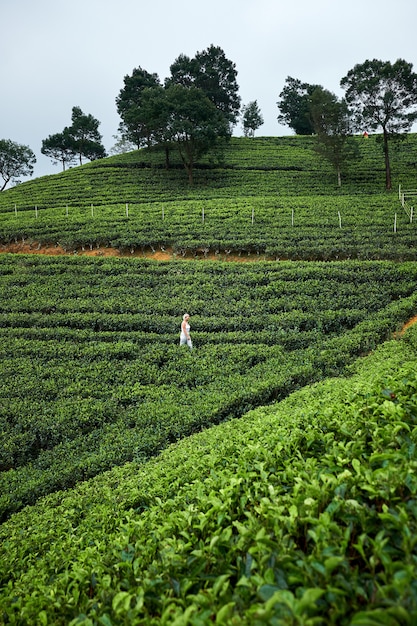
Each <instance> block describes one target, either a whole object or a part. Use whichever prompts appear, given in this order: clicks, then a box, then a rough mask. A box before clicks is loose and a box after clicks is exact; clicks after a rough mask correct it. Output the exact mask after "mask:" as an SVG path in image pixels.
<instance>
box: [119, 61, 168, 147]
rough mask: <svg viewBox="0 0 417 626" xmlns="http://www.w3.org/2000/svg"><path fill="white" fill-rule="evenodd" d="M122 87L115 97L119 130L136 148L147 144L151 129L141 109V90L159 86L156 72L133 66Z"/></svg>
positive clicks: (144, 112)
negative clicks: (151, 72) (119, 119)
mask: <svg viewBox="0 0 417 626" xmlns="http://www.w3.org/2000/svg"><path fill="white" fill-rule="evenodd" d="M123 82H124V87H123V88H122V89H121V90H120V92H119V95H118V96H117V98H116V107H117V112H118V114H119V115H120V117H121V119H122V121H121V123H120V125H119V131H120V132H121V134H122V137H124V139H126V140H128V141H131V142H133V143H134V144H135V145H136V146H137V147H138V148H141V147H142V146H144V145H149V143H150V141H151V139H150V137H151V135H152V130H153V129H151V128H150V126H149V123H148V120H147V115H146V111H144V110H143V102H142V97H143V92H144V91H145V90H146V89H151V88H154V87H155V88H156V87H160V86H161V83H160V81H159V78H158V74H150V73H149V72H147V71H146V70H144V69H143V68H142V67H138V68H135V69H134V70H133V72H132V74H131V76H128V75H126V76H125V77H124V79H123Z"/></svg>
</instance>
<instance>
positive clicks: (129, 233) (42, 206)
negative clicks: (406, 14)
mask: <svg viewBox="0 0 417 626" xmlns="http://www.w3.org/2000/svg"><path fill="white" fill-rule="evenodd" d="M357 140H358V143H359V145H360V150H361V154H362V158H361V159H360V160H358V161H357V162H355V163H354V164H352V165H351V166H350V168H349V170H348V171H347V172H346V173H345V174H344V176H343V185H342V187H341V188H338V187H337V186H336V176H335V174H334V173H333V172H332V171H331V169H330V168H329V166H328V165H327V164H326V163H325V162H323V161H321V160H320V159H319V158H318V157H317V155H316V154H315V152H314V149H313V139H312V138H300V137H285V138H260V139H256V140H247V139H233V140H232V142H231V144H230V145H228V146H225V147H224V152H223V154H222V155H221V157H219V156H218V157H216V158H214V157H213V158H212V159H211V160H209V159H207V160H205V161H204V162H202V163H200V164H199V166H198V168H197V170H196V176H195V181H196V182H195V185H194V186H193V187H189V186H188V183H187V178H186V176H185V174H184V172H183V171H182V169H181V168H180V167H179V164H178V161H176V159H175V155H174V154H171V157H170V158H171V168H170V169H169V170H166V169H165V167H164V155H163V154H162V153H160V152H158V151H148V150H143V151H139V152H138V151H135V152H132V153H129V154H126V155H118V156H115V157H111V158H108V159H104V160H101V161H96V162H94V163H91V164H88V165H85V166H82V167H77V168H74V169H72V170H69V171H68V172H65V173H62V174H57V175H54V176H49V177H44V178H41V179H37V180H34V181H31V182H28V183H24V184H22V185H19V186H17V187H15V188H12V189H10V190H8V191H7V192H3V193H2V194H0V245H1V246H2V250H3V252H4V253H3V254H0V433H1V446H0V623H4V624H13V625H16V626H23V625H24V626H26V625H29V624H36V625H37V624H39V625H69V626H111V625H114V626H119V625H125V624H126V625H127V624H129V625H142V624H146V625H148V624H175V625H177V626H180V625H184V626H185V625H188V624H190V625H195V626H200V625H201V626H204V625H206V624H211V623H216V624H224V625H240V624H247V625H256V626H257V625H258V624H259V625H260V624H272V625H277V626H281V625H282V626H286V625H295V624H305V625H306V626H313V625H314V626H316V625H323V626H325V625H327V624H334V625H338V626H339V625H342V626H345V625H346V626H348V625H352V626H365V625H376V624H389V625H394V626H402V625H405V624H406V625H413V624H415V623H416V622H417V586H416V583H415V581H416V579H417V546H416V540H415V537H417V504H416V503H417V500H416V493H417V482H416V478H415V476H416V468H417V456H416V443H417V441H416V438H417V428H416V425H417V376H416V371H417V327H416V326H412V327H411V328H409V329H408V330H407V331H406V332H405V333H404V334H402V332H401V329H402V328H403V326H404V324H405V323H406V322H407V321H408V320H410V319H411V318H413V317H414V316H416V315H417V289H416V285H417V263H416V261H417V257H416V224H415V222H414V221H413V220H411V219H410V216H409V215H407V214H406V213H405V211H404V210H403V209H402V207H401V204H400V202H399V199H398V189H394V190H393V191H392V192H386V191H384V189H383V185H384V172H383V169H382V163H383V161H382V154H381V152H380V147H379V145H378V144H377V143H376V141H375V138H373V137H371V138H370V139H369V140H364V139H362V138H361V137H358V138H357ZM416 163H417V137H416V136H414V135H411V136H410V137H409V138H408V140H407V141H406V142H404V143H402V144H400V146H399V147H398V149H397V150H396V151H393V154H392V166H393V176H394V184H395V185H398V184H401V185H402V186H403V187H404V188H406V187H408V188H411V187H413V185H414V184H415V182H414V181H415V174H416ZM394 225H395V228H394ZM11 246H14V249H17V250H18V249H21V250H24V251H25V253H24V254H23V253H21V254H11V253H10V252H9V251H10V250H11V249H12V248H11ZM108 247H111V248H112V249H113V253H116V254H117V256H107V253H108V250H107V248H108ZM30 250H31V251H32V252H33V253H35V252H48V254H28V253H27V252H28V251H30ZM52 252H56V253H57V254H52ZM64 252H66V254H63V253H64ZM156 252H164V253H166V256H167V258H168V260H167V261H164V262H158V261H157V260H155V258H148V257H149V256H152V255H153V254H154V253H156ZM58 253H59V254H58ZM239 261H240V262H239ZM242 261H256V262H242ZM185 311H187V312H188V313H190V314H191V320H190V321H191V334H192V339H193V344H194V349H193V350H192V351H190V350H189V349H188V348H187V347H181V346H179V331H180V323H181V320H182V315H183V313H184V312H185Z"/></svg>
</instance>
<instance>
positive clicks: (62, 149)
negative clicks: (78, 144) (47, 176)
mask: <svg viewBox="0 0 417 626" xmlns="http://www.w3.org/2000/svg"><path fill="white" fill-rule="evenodd" d="M41 152H42V154H44V155H45V156H47V157H49V158H50V159H52V162H53V164H54V165H56V164H57V163H61V164H62V171H64V172H65V168H66V166H67V165H71V164H72V163H74V161H75V159H76V155H75V153H74V144H73V141H72V137H71V135H70V133H69V128H68V127H66V128H64V130H63V131H62V133H55V134H53V135H49V137H47V138H46V139H43V140H42V147H41Z"/></svg>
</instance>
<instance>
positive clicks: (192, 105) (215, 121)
mask: <svg viewBox="0 0 417 626" xmlns="http://www.w3.org/2000/svg"><path fill="white" fill-rule="evenodd" d="M161 96H162V97H163V98H164V101H165V112H166V126H165V129H164V131H163V133H162V135H161V139H162V140H163V141H165V142H167V143H170V144H172V145H174V146H176V147H177V149H178V151H179V154H180V156H181V160H182V163H183V165H184V168H185V170H186V171H187V174H188V180H189V183H190V184H192V183H193V170H194V165H195V162H196V161H197V160H198V159H199V158H201V157H202V156H203V155H204V154H206V153H207V152H208V151H209V150H210V149H212V148H213V147H214V146H215V145H216V144H217V142H218V140H219V139H221V138H226V137H228V136H229V124H228V123H227V120H226V119H225V117H224V115H222V113H221V112H220V111H219V110H218V109H217V108H216V107H215V105H214V104H213V103H212V102H211V101H210V100H209V98H207V96H206V95H205V94H204V93H203V91H202V90H201V89H198V88H197V87H193V86H191V87H184V86H183V85H171V86H170V87H167V88H166V89H165V90H164V93H163V94H161Z"/></svg>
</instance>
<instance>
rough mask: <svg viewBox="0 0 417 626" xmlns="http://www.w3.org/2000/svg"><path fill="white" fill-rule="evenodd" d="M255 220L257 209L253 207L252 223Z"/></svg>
mask: <svg viewBox="0 0 417 626" xmlns="http://www.w3.org/2000/svg"><path fill="white" fill-rule="evenodd" d="M254 221H255V209H254V208H252V224H253V222H254Z"/></svg>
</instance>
